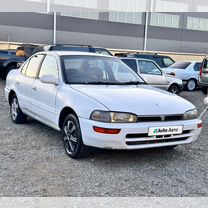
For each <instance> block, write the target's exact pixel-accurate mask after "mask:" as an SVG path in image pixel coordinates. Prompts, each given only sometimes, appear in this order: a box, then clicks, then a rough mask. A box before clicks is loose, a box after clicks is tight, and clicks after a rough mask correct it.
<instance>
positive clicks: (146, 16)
mask: <svg viewBox="0 0 208 208" xmlns="http://www.w3.org/2000/svg"><path fill="white" fill-rule="evenodd" d="M153 6H154V0H150V6H149V9H148V11H146V13H145V30H144V51H146V50H147V39H148V23H149V13H150V14H151V13H152V12H153Z"/></svg>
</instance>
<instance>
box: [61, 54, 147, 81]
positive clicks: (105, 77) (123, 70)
mask: <svg viewBox="0 0 208 208" xmlns="http://www.w3.org/2000/svg"><path fill="white" fill-rule="evenodd" d="M61 61H62V67H63V74H64V77H65V82H66V83H67V84H105V85H113V84H116V85H120V84H128V85H133V84H145V82H144V80H143V79H142V78H141V77H140V76H139V75H137V74H136V73H135V72H133V71H132V70H131V69H130V68H129V67H128V66H127V65H126V64H124V63H123V62H122V61H121V60H119V59H115V58H110V57H109V58H108V57H99V56H62V57H61Z"/></svg>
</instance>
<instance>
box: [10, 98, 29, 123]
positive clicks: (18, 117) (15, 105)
mask: <svg viewBox="0 0 208 208" xmlns="http://www.w3.org/2000/svg"><path fill="white" fill-rule="evenodd" d="M10 114H11V119H12V121H13V122H14V123H16V124H23V123H25V122H26V120H27V116H26V115H25V114H24V113H23V112H22V110H21V109H20V107H19V102H18V99H17V96H16V95H13V96H12V98H11V105H10Z"/></svg>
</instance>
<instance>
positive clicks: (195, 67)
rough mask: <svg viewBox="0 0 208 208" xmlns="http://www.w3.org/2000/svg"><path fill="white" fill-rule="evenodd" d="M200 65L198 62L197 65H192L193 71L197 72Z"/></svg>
mask: <svg viewBox="0 0 208 208" xmlns="http://www.w3.org/2000/svg"><path fill="white" fill-rule="evenodd" d="M201 65H202V63H200V62H198V63H195V64H194V71H197V72H198V71H199V70H200V67H201Z"/></svg>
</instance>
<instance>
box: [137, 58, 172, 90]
mask: <svg viewBox="0 0 208 208" xmlns="http://www.w3.org/2000/svg"><path fill="white" fill-rule="evenodd" d="M138 66H139V69H138V70H139V74H140V75H141V76H142V78H143V79H144V80H145V81H146V82H147V83H148V84H149V85H152V86H154V87H159V88H161V89H165V90H166V89H167V88H168V86H169V82H168V81H167V78H166V76H165V74H164V73H163V72H162V70H161V69H160V68H159V67H158V66H157V65H156V64H155V63H154V62H152V61H148V60H138Z"/></svg>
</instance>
